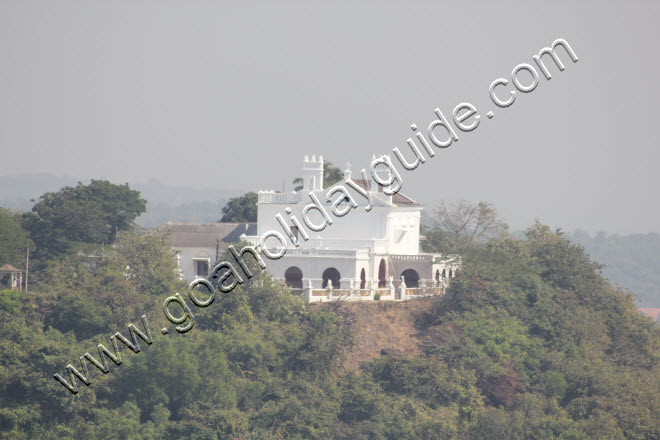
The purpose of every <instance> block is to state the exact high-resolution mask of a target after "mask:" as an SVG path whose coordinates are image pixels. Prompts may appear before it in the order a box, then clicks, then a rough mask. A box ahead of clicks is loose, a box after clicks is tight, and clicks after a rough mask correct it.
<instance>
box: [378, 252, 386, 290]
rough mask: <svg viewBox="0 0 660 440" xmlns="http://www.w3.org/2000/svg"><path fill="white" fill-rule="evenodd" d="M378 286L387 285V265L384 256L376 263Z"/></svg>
mask: <svg viewBox="0 0 660 440" xmlns="http://www.w3.org/2000/svg"><path fill="white" fill-rule="evenodd" d="M378 287H379V288H383V287H387V266H386V265H385V259H384V258H381V259H380V264H379V265H378Z"/></svg>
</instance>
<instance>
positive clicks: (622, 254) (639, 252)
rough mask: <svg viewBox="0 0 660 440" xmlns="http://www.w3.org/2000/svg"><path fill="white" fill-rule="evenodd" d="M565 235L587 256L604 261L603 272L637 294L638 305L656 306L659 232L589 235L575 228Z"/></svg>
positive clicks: (659, 293) (659, 303) (658, 298)
mask: <svg viewBox="0 0 660 440" xmlns="http://www.w3.org/2000/svg"><path fill="white" fill-rule="evenodd" d="M566 238H568V239H569V240H571V241H573V242H575V243H578V244H580V245H582V246H583V247H584V248H585V250H586V251H587V253H588V254H589V255H590V256H591V258H592V259H593V260H595V261H597V262H599V263H600V264H604V265H605V267H604V268H603V275H605V277H606V278H608V279H609V280H610V281H611V282H612V283H613V284H619V285H621V286H624V287H626V288H627V289H628V290H630V291H632V292H634V293H635V294H636V295H637V296H638V297H639V304H640V306H641V307H660V234H655V233H651V234H632V235H625V236H621V235H607V234H606V233H604V232H600V233H598V234H597V235H596V236H594V237H592V236H591V235H589V234H588V233H586V232H584V231H581V230H577V231H575V232H574V233H572V234H566Z"/></svg>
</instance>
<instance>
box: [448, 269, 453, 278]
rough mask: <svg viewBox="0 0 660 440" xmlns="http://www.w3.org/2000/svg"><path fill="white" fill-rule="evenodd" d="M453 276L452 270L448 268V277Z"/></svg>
mask: <svg viewBox="0 0 660 440" xmlns="http://www.w3.org/2000/svg"><path fill="white" fill-rule="evenodd" d="M453 277H454V273H453V272H452V270H451V269H449V278H453Z"/></svg>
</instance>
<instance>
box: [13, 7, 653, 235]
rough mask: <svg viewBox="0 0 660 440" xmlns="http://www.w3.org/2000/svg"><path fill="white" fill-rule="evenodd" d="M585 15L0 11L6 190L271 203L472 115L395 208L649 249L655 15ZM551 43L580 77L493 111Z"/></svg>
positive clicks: (557, 11) (595, 11)
mask: <svg viewBox="0 0 660 440" xmlns="http://www.w3.org/2000/svg"><path fill="white" fill-rule="evenodd" d="M247 3H250V4H249V5H248V4H247ZM354 3H359V4H358V5H356V4H354ZM576 3H578V2H563V1H554V2H534V4H532V2H529V1H523V0H521V1H515V2H465V1H462V2H442V3H441V2H421V1H420V2H403V1H402V2H334V3H333V4H332V5H330V4H328V3H327V2H323V3H321V2H319V3H317V2H306V1H305V2H302V1H301V2H288V1H287V2H244V1H240V2H238V1H237V2H228V1H223V2H215V1H213V2H204V1H178V2H172V1H169V2H168V1H112V2H110V1H106V2H100V1H95V2H90V1H58V2H53V1H43V2H40V1H30V2H26V1H7V0H2V1H0V67H1V68H0V149H1V150H0V151H1V153H2V167H1V169H0V174H2V175H13V174H18V173H21V172H51V173H54V174H68V175H71V176H74V177H79V178H89V177H97V178H98V177H105V178H109V179H111V180H114V181H117V182H124V181H129V182H142V181H146V180H148V179H151V178H155V179H158V180H160V181H162V182H165V183H170V184H176V185H184V186H192V187H204V186H212V187H217V188H245V189H246V190H256V189H270V188H273V189H278V188H281V186H282V181H283V180H286V181H287V183H289V182H290V181H291V179H292V178H293V177H295V176H297V175H298V174H299V172H298V171H299V169H300V166H301V161H302V157H303V155H304V154H312V153H316V154H319V153H321V154H323V155H324V157H326V158H328V159H330V160H332V161H333V162H335V163H336V164H337V165H340V166H341V167H342V168H343V167H344V166H345V164H346V162H351V164H353V172H354V175H355V173H356V172H359V169H358V167H363V166H366V165H367V164H368V161H369V159H370V158H371V155H372V154H377V155H378V154H382V153H389V152H391V150H392V148H394V147H396V146H398V147H399V148H400V149H402V150H403V148H404V147H406V144H405V140H406V139H407V138H408V137H409V136H410V135H411V131H410V129H409V125H410V124H411V123H416V124H417V125H418V126H420V127H427V126H428V124H429V123H430V122H431V121H432V120H433V119H434V114H433V109H434V108H436V107H439V108H440V109H441V110H442V111H443V112H444V113H445V115H450V114H451V112H452V110H453V108H454V106H455V105H456V104H458V103H460V102H464V101H467V102H471V103H473V104H474V105H475V106H476V107H477V109H478V110H479V113H480V114H482V115H483V116H482V119H481V125H480V126H479V128H477V130H476V131H474V132H472V133H462V134H461V133H459V137H460V141H459V142H458V143H456V144H454V145H453V146H452V147H451V148H449V149H447V150H443V151H439V152H438V154H436V157H435V158H434V159H431V160H429V161H428V162H427V163H426V164H424V165H422V166H421V167H420V168H419V169H418V170H415V171H412V172H405V173H404V174H403V189H402V192H403V193H404V194H406V195H409V196H411V197H412V198H414V199H416V200H418V201H420V202H423V203H425V204H427V205H429V208H430V207H431V206H432V205H433V203H434V202H436V201H439V200H441V199H445V200H448V201H452V200H457V199H468V200H474V201H478V200H487V201H489V202H491V203H493V204H494V205H495V206H496V207H497V208H498V210H499V211H500V213H501V214H502V215H503V216H504V217H505V218H506V220H507V221H509V222H510V224H511V225H512V226H513V227H514V228H521V227H525V226H527V225H529V224H530V223H531V222H532V221H533V219H534V217H539V218H540V220H541V221H542V222H544V223H548V224H550V225H552V226H553V227H563V228H564V229H574V228H577V227H581V228H583V229H586V230H589V231H596V230H606V231H608V232H619V233H629V232H660V221H659V220H658V218H660V204H659V203H658V189H660V177H659V176H660V173H658V172H657V167H658V162H659V160H658V159H660V154H659V153H658V146H659V145H658V132H657V120H658V116H659V111H658V103H659V102H660V100H659V99H658V98H660V93H659V91H658V90H659V88H658V85H657V81H658V79H657V77H658V67H659V61H658V55H657V54H658V43H659V42H660V30H659V26H658V19H659V18H660V14H659V12H660V4H659V3H658V2H652V1H626V2H623V1H620V2H617V3H614V2H603V1H582V2H579V4H576ZM560 37H562V38H565V39H566V40H568V41H569V43H570V44H571V45H572V47H573V49H574V50H575V52H576V53H577V55H578V57H579V62H578V63H576V64H572V63H570V61H568V60H567V58H564V59H565V60H566V61H567V67H566V70H565V71H564V72H562V73H558V72H556V70H553V79H552V80H551V81H546V80H545V79H541V82H540V84H539V86H538V88H537V89H536V90H535V91H534V92H533V93H530V94H527V95H523V94H521V93H519V94H518V99H517V101H516V102H515V104H514V105H513V106H511V107H510V108H508V109H498V108H496V107H495V106H493V105H492V103H490V101H489V98H488V86H489V85H490V83H491V82H492V81H493V80H495V79H497V78H499V77H505V78H508V77H509V76H510V74H511V70H512V69H513V67H514V66H516V65H517V64H519V63H525V62H526V63H531V62H532V55H534V54H536V53H538V51H539V50H540V49H541V48H543V47H545V46H547V45H549V44H550V43H552V41H553V40H555V39H556V38H560ZM488 110H493V111H494V113H495V117H494V118H493V119H492V120H488V119H487V118H486V117H485V113H486V112H487V111H488ZM406 148H407V147H406ZM403 151H406V150H403ZM214 198H215V197H214V196H213V195H210V196H209V199H210V200H212V199H214Z"/></svg>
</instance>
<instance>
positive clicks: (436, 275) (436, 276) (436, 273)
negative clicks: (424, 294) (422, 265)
mask: <svg viewBox="0 0 660 440" xmlns="http://www.w3.org/2000/svg"><path fill="white" fill-rule="evenodd" d="M435 285H436V286H439V285H440V270H439V269H436V270H435Z"/></svg>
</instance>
